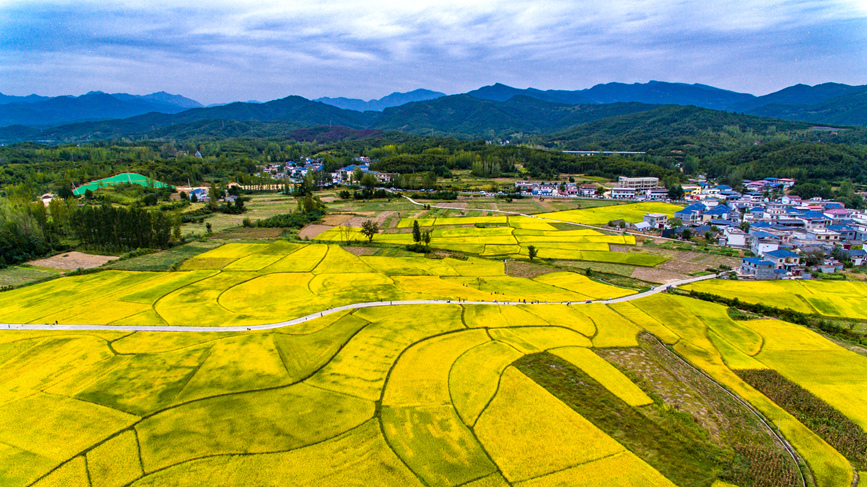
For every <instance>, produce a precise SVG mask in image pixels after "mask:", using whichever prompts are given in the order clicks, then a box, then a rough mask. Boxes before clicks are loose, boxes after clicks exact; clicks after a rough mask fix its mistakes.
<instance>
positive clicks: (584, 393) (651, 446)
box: [514, 353, 744, 485]
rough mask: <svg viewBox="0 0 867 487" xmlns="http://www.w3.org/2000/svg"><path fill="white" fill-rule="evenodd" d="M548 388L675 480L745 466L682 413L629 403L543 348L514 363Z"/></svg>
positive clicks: (728, 474)
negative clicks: (538, 352)
mask: <svg viewBox="0 0 867 487" xmlns="http://www.w3.org/2000/svg"><path fill="white" fill-rule="evenodd" d="M514 365H515V366H516V367H517V368H518V369H519V370H520V371H521V372H523V373H524V374H525V375H527V376H528V377H530V378H531V379H533V380H534V381H535V382H536V383H538V384H539V385H541V386H542V387H544V388H545V389H546V390H548V392H550V393H551V394H553V395H554V396H556V397H557V398H559V399H560V400H561V401H563V402H564V403H566V404H567V405H568V406H569V407H571V408H572V409H574V410H575V411H576V412H578V413H579V414H581V415H582V416H583V417H585V418H587V419H588V420H589V421H591V422H592V423H593V424H594V425H596V427H598V428H600V429H601V430H602V431H604V432H605V433H607V434H608V435H609V436H612V437H614V438H617V440H618V441H619V442H620V443H622V444H623V445H624V446H626V447H627V448H628V449H629V450H631V451H633V452H634V453H635V454H636V455H638V456H639V457H640V458H641V459H642V460H644V461H646V462H647V463H649V464H650V465H651V466H652V467H654V468H655V469H657V470H658V471H659V472H660V473H662V474H663V475H665V476H666V477H668V478H669V479H670V480H672V481H673V482H675V483H677V484H678V485H693V484H699V483H701V482H703V481H706V480H707V479H708V477H713V476H717V477H718V478H721V479H731V480H734V478H733V477H734V476H733V475H732V473H733V472H735V471H736V470H737V469H739V468H744V466H742V465H738V464H736V463H735V461H734V457H735V455H733V453H732V452H731V451H726V450H724V449H722V448H720V447H719V446H716V445H714V444H712V443H711V442H710V441H708V440H707V433H705V432H704V431H703V430H702V429H701V428H699V427H698V426H697V425H696V424H695V423H693V422H692V419H691V417H690V416H689V414H687V413H683V412H679V411H676V410H674V409H670V408H666V407H665V406H664V405H663V404H662V403H661V401H660V400H659V399H658V398H657V399H656V400H655V402H654V404H653V405H651V406H647V407H642V408H633V407H631V406H629V405H628V404H626V403H625V402H624V401H623V400H621V399H620V398H618V397H617V396H615V395H614V394H612V393H611V392H610V391H608V390H607V389H606V388H605V387H603V386H602V385H601V384H599V383H598V382H596V381H595V380H593V379H592V378H590V376H589V375H587V374H586V373H584V372H583V371H582V370H581V369H579V368H577V367H575V366H573V365H572V364H570V363H569V362H567V361H565V360H563V359H561V358H559V357H556V356H554V355H551V354H548V353H540V354H534V355H527V356H525V357H523V358H521V359H519V360H518V361H516V362H515V364H514Z"/></svg>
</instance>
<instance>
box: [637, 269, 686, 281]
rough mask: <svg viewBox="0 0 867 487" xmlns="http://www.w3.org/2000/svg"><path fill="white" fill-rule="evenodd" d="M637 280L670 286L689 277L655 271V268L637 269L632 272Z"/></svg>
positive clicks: (659, 270)
mask: <svg viewBox="0 0 867 487" xmlns="http://www.w3.org/2000/svg"><path fill="white" fill-rule="evenodd" d="M631 277H633V278H635V279H641V280H642V281H647V282H656V283H659V284H668V283H669V282H674V281H680V280H682V279H686V278H688V277H689V276H686V275H684V274H679V273H677V272H672V271H666V270H662V269H654V268H653V267H636V268H635V270H634V271H632V276H631Z"/></svg>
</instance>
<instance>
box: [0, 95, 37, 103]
mask: <svg viewBox="0 0 867 487" xmlns="http://www.w3.org/2000/svg"><path fill="white" fill-rule="evenodd" d="M47 99H48V97H47V96H39V95H27V96H12V95H4V94H3V93H0V105H6V104H8V103H36V102H37V101H45V100H47Z"/></svg>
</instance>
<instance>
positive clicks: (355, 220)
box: [341, 210, 394, 227]
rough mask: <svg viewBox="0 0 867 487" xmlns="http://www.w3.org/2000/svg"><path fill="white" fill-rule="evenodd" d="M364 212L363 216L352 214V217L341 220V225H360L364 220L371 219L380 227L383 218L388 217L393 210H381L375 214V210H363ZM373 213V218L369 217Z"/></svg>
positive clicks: (383, 220)
mask: <svg viewBox="0 0 867 487" xmlns="http://www.w3.org/2000/svg"><path fill="white" fill-rule="evenodd" d="M364 214H365V216H354V217H352V218H350V219H349V220H347V221H345V222H343V223H342V224H341V225H345V226H347V227H361V225H362V224H363V223H364V222H366V221H367V220H373V221H374V223H376V224H377V225H379V226H380V227H381V226H382V224H383V222H385V219H386V218H388V217H390V216H391V215H393V214H394V212H393V211H391V210H389V211H381V212H379V213H378V214H377V213H376V212H373V211H368V212H364ZM368 214H369V215H368ZM374 214H376V216H375V217H374V218H371V216H373V215H374Z"/></svg>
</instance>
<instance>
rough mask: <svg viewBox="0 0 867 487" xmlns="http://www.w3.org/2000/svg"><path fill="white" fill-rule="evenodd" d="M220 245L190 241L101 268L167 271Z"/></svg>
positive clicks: (218, 243)
mask: <svg viewBox="0 0 867 487" xmlns="http://www.w3.org/2000/svg"><path fill="white" fill-rule="evenodd" d="M220 245H222V242H191V243H188V244H186V245H180V246H178V247H174V248H171V249H169V250H164V251H162V252H157V253H151V254H146V255H141V256H138V257H133V258H130V259H123V260H116V261H114V262H111V263H109V264H108V265H106V266H104V267H101V269H113V270H121V271H169V270H172V269H173V268H176V267H177V266H179V265H180V264H181V263H182V262H183V261H185V260H187V259H190V258H192V257H195V256H197V255H199V254H203V253H205V252H207V251H209V250H211V249H214V248H217V247H219V246H220Z"/></svg>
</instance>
